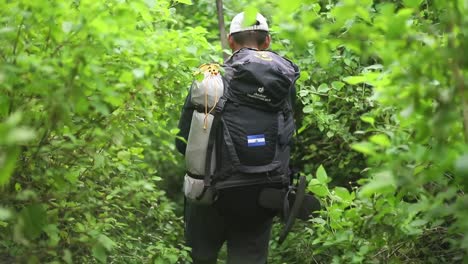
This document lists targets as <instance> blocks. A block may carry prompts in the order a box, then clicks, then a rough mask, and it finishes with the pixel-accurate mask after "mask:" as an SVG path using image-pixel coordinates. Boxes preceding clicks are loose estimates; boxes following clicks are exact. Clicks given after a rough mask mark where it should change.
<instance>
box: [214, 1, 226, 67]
mask: <svg viewBox="0 0 468 264" xmlns="http://www.w3.org/2000/svg"><path fill="white" fill-rule="evenodd" d="M216 10H217V11H218V28H219V38H220V40H221V47H222V48H223V58H224V60H227V58H228V57H229V55H228V54H227V53H226V52H224V50H226V49H228V48H229V45H228V41H227V34H226V29H225V25H224V11H223V0H216Z"/></svg>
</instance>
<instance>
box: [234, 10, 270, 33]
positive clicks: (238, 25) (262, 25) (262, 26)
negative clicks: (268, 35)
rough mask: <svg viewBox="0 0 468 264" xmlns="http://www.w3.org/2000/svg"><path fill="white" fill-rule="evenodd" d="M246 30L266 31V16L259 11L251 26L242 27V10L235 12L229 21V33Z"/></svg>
mask: <svg viewBox="0 0 468 264" xmlns="http://www.w3.org/2000/svg"><path fill="white" fill-rule="evenodd" d="M247 30H261V31H268V24H267V20H266V18H265V17H264V16H262V15H261V14H260V13H257V22H256V23H255V24H254V25H252V26H249V27H244V12H242V13H239V14H237V15H236V16H235V17H234V18H233V19H232V21H231V27H230V28H229V34H232V33H237V32H242V31H247Z"/></svg>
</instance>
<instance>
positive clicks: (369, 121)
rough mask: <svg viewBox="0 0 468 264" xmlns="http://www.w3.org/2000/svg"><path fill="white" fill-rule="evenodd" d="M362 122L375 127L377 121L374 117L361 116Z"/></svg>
mask: <svg viewBox="0 0 468 264" xmlns="http://www.w3.org/2000/svg"><path fill="white" fill-rule="evenodd" d="M361 120H362V121H364V122H366V123H368V124H371V125H372V126H374V123H375V119H374V118H373V117H372V116H361Z"/></svg>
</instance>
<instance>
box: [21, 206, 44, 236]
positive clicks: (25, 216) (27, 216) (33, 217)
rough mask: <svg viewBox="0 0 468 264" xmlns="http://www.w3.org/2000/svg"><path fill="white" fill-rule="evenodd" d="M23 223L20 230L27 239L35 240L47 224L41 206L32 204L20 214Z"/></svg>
mask: <svg viewBox="0 0 468 264" xmlns="http://www.w3.org/2000/svg"><path fill="white" fill-rule="evenodd" d="M19 215H20V218H21V219H22V221H23V226H22V230H23V233H24V235H25V236H26V237H27V238H29V239H36V238H37V237H39V235H40V234H41V232H42V231H43V228H44V226H45V225H46V224H47V213H46V210H45V207H44V205H43V204H33V205H30V206H27V207H25V208H24V209H23V210H21V212H20V214H19Z"/></svg>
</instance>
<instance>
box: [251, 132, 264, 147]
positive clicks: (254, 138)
mask: <svg viewBox="0 0 468 264" xmlns="http://www.w3.org/2000/svg"><path fill="white" fill-rule="evenodd" d="M265 145H266V142H265V134H259V135H250V136H247V146H248V147H259V146H265Z"/></svg>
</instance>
